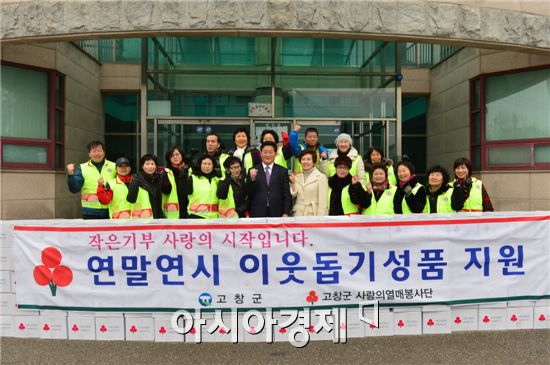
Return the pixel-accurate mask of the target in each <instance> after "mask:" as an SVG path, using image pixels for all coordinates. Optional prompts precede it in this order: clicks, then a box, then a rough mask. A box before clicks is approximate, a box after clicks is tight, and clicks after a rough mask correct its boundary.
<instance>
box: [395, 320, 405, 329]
mask: <svg viewBox="0 0 550 365" xmlns="http://www.w3.org/2000/svg"><path fill="white" fill-rule="evenodd" d="M397 326H398V327H403V326H405V322H403V320H401V319H400V320H399V322H397Z"/></svg>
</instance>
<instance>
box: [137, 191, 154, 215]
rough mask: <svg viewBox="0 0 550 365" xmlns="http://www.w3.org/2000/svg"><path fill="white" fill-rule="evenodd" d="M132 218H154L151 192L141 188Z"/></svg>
mask: <svg viewBox="0 0 550 365" xmlns="http://www.w3.org/2000/svg"><path fill="white" fill-rule="evenodd" d="M132 218H133V219H140V218H153V208H151V201H150V200H149V192H147V190H145V189H144V188H139V190H138V195H137V198H136V202H135V203H134V207H133V208H132Z"/></svg>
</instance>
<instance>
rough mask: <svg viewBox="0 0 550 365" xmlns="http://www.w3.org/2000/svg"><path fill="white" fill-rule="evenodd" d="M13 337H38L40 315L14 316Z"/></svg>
mask: <svg viewBox="0 0 550 365" xmlns="http://www.w3.org/2000/svg"><path fill="white" fill-rule="evenodd" d="M13 325H14V331H15V332H14V337H18V338H39V337H40V327H39V326H40V316H37V315H33V316H14V317H13Z"/></svg>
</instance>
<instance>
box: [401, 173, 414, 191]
mask: <svg viewBox="0 0 550 365" xmlns="http://www.w3.org/2000/svg"><path fill="white" fill-rule="evenodd" d="M415 177H416V175H415V174H412V175H411V176H410V177H409V179H408V180H407V181H399V187H400V188H402V187H403V186H405V184H407V183H408V182H409V181H411V180H412V179H414V178H415Z"/></svg>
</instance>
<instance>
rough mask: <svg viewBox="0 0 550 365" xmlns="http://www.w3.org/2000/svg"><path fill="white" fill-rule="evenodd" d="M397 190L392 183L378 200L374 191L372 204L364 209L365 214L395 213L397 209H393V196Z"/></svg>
mask: <svg viewBox="0 0 550 365" xmlns="http://www.w3.org/2000/svg"><path fill="white" fill-rule="evenodd" d="M396 191H397V188H396V187H395V186H392V185H390V186H389V188H387V189H386V190H385V191H384V193H382V196H381V197H380V199H378V201H376V198H375V197H374V192H373V193H372V196H371V203H370V206H369V207H368V208H367V209H363V215H371V214H395V211H394V210H393V197H394V196H395V192H396Z"/></svg>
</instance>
